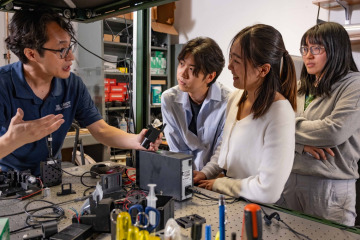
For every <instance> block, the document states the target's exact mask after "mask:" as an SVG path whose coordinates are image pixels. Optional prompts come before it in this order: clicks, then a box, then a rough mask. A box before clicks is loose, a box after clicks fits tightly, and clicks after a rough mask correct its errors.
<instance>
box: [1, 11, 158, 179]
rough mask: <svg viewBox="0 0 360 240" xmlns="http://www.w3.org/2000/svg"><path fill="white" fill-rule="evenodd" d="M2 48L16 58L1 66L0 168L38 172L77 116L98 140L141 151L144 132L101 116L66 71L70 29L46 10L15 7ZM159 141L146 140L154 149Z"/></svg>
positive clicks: (79, 82) (69, 58)
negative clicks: (115, 124) (49, 140)
mask: <svg viewBox="0 0 360 240" xmlns="http://www.w3.org/2000/svg"><path fill="white" fill-rule="evenodd" d="M9 29H10V31H9V32H10V35H9V37H8V38H7V39H6V40H5V41H6V44H7V47H8V48H9V49H10V50H11V51H12V52H13V53H14V54H15V55H16V56H17V57H18V58H19V60H20V61H19V62H16V63H14V64H10V65H7V66H4V67H1V68H0V167H1V169H2V171H8V170H9V169H16V170H26V169H31V171H32V173H33V174H35V175H39V174H40V161H45V160H46V159H47V157H48V156H49V149H48V145H47V140H46V138H47V136H48V135H49V134H50V133H52V140H53V141H52V152H53V153H54V155H55V154H56V153H57V152H60V149H61V145H62V143H63V141H64V139H65V136H66V133H67V131H68V130H69V128H70V126H71V123H72V122H73V120H74V119H76V120H77V121H78V122H79V124H80V126H81V127H86V128H87V129H88V130H89V131H90V133H91V134H92V135H93V136H94V137H95V139H96V140H98V141H99V142H101V143H103V144H105V145H108V146H111V147H117V148H125V149H141V150H145V149H144V148H143V147H142V146H141V142H142V140H143V139H144V136H145V133H146V130H145V129H144V130H143V131H141V133H140V134H129V133H126V132H124V131H121V130H120V129H118V128H115V127H112V126H109V125H108V124H107V123H106V122H105V121H104V120H103V119H102V117H101V115H100V113H99V112H98V110H97V108H96V107H95V104H94V102H93V101H92V99H91V97H90V94H89V92H88V91H87V89H86V86H85V85H84V83H83V82H82V80H81V79H80V78H79V77H78V76H76V75H75V74H73V73H71V72H70V68H71V65H72V61H73V60H74V55H73V51H74V50H75V49H74V48H75V46H76V45H75V42H74V41H73V40H72V36H74V30H73V28H72V26H71V24H70V23H67V22H65V21H64V20H63V19H62V18H61V17H60V16H59V15H58V14H57V13H54V12H52V11H50V10H41V11H25V10H24V11H19V12H16V13H15V14H14V16H13V18H12V20H11V23H10V26H9ZM160 142H161V140H160V137H159V138H158V139H157V141H156V142H155V143H151V145H150V148H149V150H153V151H154V150H157V148H158V146H159V144H160Z"/></svg>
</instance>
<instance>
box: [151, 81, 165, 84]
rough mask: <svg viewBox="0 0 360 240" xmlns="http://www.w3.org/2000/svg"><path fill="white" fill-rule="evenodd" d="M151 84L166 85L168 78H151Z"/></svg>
mask: <svg viewBox="0 0 360 240" xmlns="http://www.w3.org/2000/svg"><path fill="white" fill-rule="evenodd" d="M150 84H151V85H166V80H151V81H150Z"/></svg>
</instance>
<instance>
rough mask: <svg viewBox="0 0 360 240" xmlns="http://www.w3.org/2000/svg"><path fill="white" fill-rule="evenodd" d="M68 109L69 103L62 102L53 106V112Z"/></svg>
mask: <svg viewBox="0 0 360 240" xmlns="http://www.w3.org/2000/svg"><path fill="white" fill-rule="evenodd" d="M69 107H71V101H68V102H64V103H62V104H57V105H56V106H55V111H61V110H63V109H65V108H69Z"/></svg>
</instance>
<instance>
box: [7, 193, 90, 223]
mask: <svg viewBox="0 0 360 240" xmlns="http://www.w3.org/2000/svg"><path fill="white" fill-rule="evenodd" d="M90 196H91V195H86V196H83V197H78V198H74V199H70V200H67V201H64V202H59V203H54V204H56V205H59V206H60V205H64V204H67V203H70V202H79V201H84V200H86V199H88V198H89V197H90ZM39 209H41V208H34V209H31V210H28V212H31V211H37V210H39ZM24 213H25V211H22V212H17V213H11V214H6V215H0V218H2V217H11V216H15V215H19V214H24Z"/></svg>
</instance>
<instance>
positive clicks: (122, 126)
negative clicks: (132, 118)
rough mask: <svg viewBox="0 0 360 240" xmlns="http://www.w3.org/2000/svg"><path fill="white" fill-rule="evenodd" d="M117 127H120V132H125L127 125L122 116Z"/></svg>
mask: <svg viewBox="0 0 360 240" xmlns="http://www.w3.org/2000/svg"><path fill="white" fill-rule="evenodd" d="M119 126H120V129H121V130H123V131H124V132H127V123H126V121H125V118H124V115H123V116H122V119H121V121H120V124H119Z"/></svg>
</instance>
